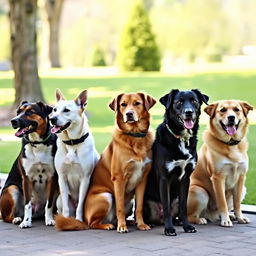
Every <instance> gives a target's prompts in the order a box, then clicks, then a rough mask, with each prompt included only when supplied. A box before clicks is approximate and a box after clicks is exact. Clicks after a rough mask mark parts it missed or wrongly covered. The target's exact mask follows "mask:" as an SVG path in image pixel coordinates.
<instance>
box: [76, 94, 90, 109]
mask: <svg viewBox="0 0 256 256" xmlns="http://www.w3.org/2000/svg"><path fill="white" fill-rule="evenodd" d="M87 95H88V93H87V90H84V91H82V92H81V93H80V94H79V95H78V96H77V97H76V98H75V99H74V101H75V103H76V104H77V105H78V106H80V107H81V108H84V107H85V106H86V104H87Z"/></svg>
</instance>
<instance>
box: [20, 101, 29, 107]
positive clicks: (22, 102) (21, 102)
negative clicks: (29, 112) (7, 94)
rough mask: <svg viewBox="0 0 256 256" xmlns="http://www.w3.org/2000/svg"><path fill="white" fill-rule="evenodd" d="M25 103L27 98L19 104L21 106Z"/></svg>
mask: <svg viewBox="0 0 256 256" xmlns="http://www.w3.org/2000/svg"><path fill="white" fill-rule="evenodd" d="M27 103H28V101H27V100H24V101H22V102H21V104H20V106H22V105H24V104H27Z"/></svg>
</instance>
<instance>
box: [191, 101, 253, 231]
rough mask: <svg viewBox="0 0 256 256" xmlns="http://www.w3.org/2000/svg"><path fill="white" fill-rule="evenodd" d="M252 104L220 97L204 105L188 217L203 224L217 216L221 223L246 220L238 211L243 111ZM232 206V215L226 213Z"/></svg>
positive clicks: (245, 122) (243, 173) (244, 153)
mask: <svg viewBox="0 0 256 256" xmlns="http://www.w3.org/2000/svg"><path fill="white" fill-rule="evenodd" d="M252 109H253V107H252V106H250V105H249V104H248V103H246V102H242V101H238V100H222V101H218V102H216V103H213V104H211V105H209V106H207V107H206V108H205V112H206V113H207V114H208V115H209V116H210V121H209V127H208V129H207V130H206V131H205V132H204V135H203V141H204V144H203V145H202V147H201V149H200V151H199V158H198V163H197V166H196V169H195V171H194V172H193V173H192V175H191V182H190V189H189V197H188V219H189V221H190V222H192V223H197V224H206V223H207V219H209V220H210V221H216V220H218V219H219V218H220V220H221V223H220V225H221V226H224V227H231V226H232V225H233V224H232V221H231V220H237V221H238V222H239V223H249V219H248V218H247V217H245V216H243V214H242V212H241V207H240V204H241V201H242V200H243V196H244V195H245V186H244V183H245V176H246V172H247V170H248V156H247V148H248V143H247V139H246V133H247V128H248V118H247V114H248V112H249V111H250V110H252ZM232 209H234V214H235V216H232V218H231V216H230V215H229V211H230V210H232Z"/></svg>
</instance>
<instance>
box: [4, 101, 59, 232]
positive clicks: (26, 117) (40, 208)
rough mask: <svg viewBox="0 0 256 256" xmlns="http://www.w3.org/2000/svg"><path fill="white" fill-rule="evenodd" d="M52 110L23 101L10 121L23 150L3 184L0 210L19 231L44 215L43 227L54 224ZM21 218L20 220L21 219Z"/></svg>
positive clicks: (54, 141) (5, 219)
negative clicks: (16, 225)
mask: <svg viewBox="0 0 256 256" xmlns="http://www.w3.org/2000/svg"><path fill="white" fill-rule="evenodd" d="M51 111H52V108H51V107H50V106H48V105H45V104H43V103H41V102H38V103H28V102H26V101H24V102H23V103H22V104H21V106H20V107H19V108H18V110H17V116H16V117H14V118H13V119H12V120H11V122H12V126H13V128H15V129H17V128H18V131H17V132H16V133H15V135H16V136H18V137H22V147H21V152H20V154H19V156H18V157H17V159H16V161H15V162H14V164H13V166H12V169H11V171H10V173H9V175H8V178H7V180H6V183H5V185H4V188H3V191H2V194H1V199H0V211H1V214H2V218H3V220H4V221H6V222H12V223H14V224H19V223H20V225H19V226H20V227H21V228H29V227H31V226H32V217H41V216H43V215H44V214H45V225H47V226H48V225H54V219H53V207H54V204H55V201H54V196H55V195H56V190H57V173H56V171H55V168H54V155H55V152H56V136H55V135H53V134H51V132H50V124H49V119H48V115H49V114H50V112H51ZM22 218H23V219H22Z"/></svg>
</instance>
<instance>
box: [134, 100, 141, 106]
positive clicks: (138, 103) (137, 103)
mask: <svg viewBox="0 0 256 256" xmlns="http://www.w3.org/2000/svg"><path fill="white" fill-rule="evenodd" d="M140 104H141V103H140V102H138V101H136V102H134V104H133V105H134V106H138V105H140Z"/></svg>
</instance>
